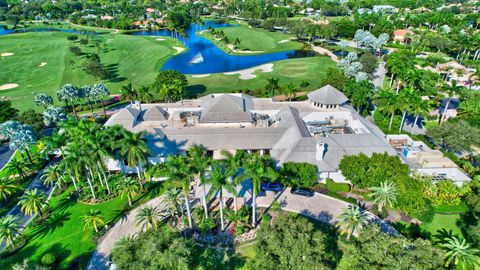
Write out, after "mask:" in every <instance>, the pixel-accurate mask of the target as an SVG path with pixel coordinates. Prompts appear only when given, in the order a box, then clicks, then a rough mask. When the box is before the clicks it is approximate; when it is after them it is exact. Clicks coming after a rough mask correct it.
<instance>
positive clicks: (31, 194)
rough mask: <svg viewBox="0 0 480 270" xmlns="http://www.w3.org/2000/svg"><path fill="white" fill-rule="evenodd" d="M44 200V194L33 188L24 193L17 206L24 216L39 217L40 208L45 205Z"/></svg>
mask: <svg viewBox="0 0 480 270" xmlns="http://www.w3.org/2000/svg"><path fill="white" fill-rule="evenodd" d="M46 200H47V197H46V196H45V194H43V193H42V192H40V191H39V190H38V189H37V188H35V189H30V190H27V191H25V193H24V194H23V195H22V197H21V198H20V201H19V202H18V205H19V206H20V210H21V211H22V212H23V213H24V214H25V215H33V214H38V215H39V216H40V217H41V216H42V215H43V213H42V208H43V207H44V206H45V205H46V203H45V201H46Z"/></svg>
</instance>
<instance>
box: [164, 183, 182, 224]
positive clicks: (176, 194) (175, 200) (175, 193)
mask: <svg viewBox="0 0 480 270" xmlns="http://www.w3.org/2000/svg"><path fill="white" fill-rule="evenodd" d="M164 201H165V204H166V205H167V208H168V209H170V216H171V217H172V220H173V218H174V217H175V215H176V214H177V213H179V214H180V208H181V206H180V205H181V203H182V190H181V189H179V188H171V189H168V190H167V192H165V198H164Z"/></svg>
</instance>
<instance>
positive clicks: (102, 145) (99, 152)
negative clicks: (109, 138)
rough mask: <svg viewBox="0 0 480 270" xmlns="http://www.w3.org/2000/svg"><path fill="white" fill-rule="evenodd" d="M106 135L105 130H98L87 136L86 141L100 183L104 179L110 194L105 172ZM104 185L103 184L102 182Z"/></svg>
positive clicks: (106, 154)
mask: <svg viewBox="0 0 480 270" xmlns="http://www.w3.org/2000/svg"><path fill="white" fill-rule="evenodd" d="M105 139H106V137H105V136H104V135H103V132H96V133H95V134H92V136H88V137H87V138H85V142H86V143H87V144H88V146H89V147H88V148H89V159H90V161H91V162H90V163H91V165H92V168H93V171H96V172H97V175H98V179H99V180H100V183H102V178H103V181H104V182H105V185H106V187H107V192H108V194H110V186H109V184H108V178H107V176H106V174H105V167H104V165H105V163H104V162H105V159H106V158H107V156H108V150H107V143H106V141H105ZM102 186H103V184H102Z"/></svg>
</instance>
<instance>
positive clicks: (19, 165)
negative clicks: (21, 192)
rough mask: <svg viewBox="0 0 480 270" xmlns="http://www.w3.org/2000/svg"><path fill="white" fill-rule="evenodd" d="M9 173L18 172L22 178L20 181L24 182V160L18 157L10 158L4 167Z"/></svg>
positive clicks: (25, 167) (25, 168)
mask: <svg viewBox="0 0 480 270" xmlns="http://www.w3.org/2000/svg"><path fill="white" fill-rule="evenodd" d="M5 169H6V170H7V172H8V173H9V174H18V175H20V178H22V182H25V171H26V170H27V169H28V168H27V166H26V164H25V162H24V161H23V160H20V159H19V158H16V157H14V158H12V159H11V160H10V161H9V162H8V164H7V166H6V167H5Z"/></svg>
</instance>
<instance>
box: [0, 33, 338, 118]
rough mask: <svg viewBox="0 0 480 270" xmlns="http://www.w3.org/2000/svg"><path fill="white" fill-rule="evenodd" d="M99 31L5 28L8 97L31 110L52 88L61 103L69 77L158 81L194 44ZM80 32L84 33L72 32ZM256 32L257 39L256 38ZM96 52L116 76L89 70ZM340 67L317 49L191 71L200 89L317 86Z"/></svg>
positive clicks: (3, 93)
mask: <svg viewBox="0 0 480 270" xmlns="http://www.w3.org/2000/svg"><path fill="white" fill-rule="evenodd" d="M61 27H62V28H64V29H66V28H67V27H68V28H71V27H72V26H68V25H62V26H61ZM219 29H220V30H222V31H224V33H225V35H226V36H228V37H229V39H231V40H234V39H236V38H238V39H239V40H240V45H239V48H238V49H239V50H250V51H258V52H260V51H261V52H262V53H273V52H281V51H288V50H297V49H301V48H302V47H303V45H302V44H301V43H299V42H296V41H292V40H290V39H291V38H292V37H291V36H289V35H286V34H283V33H281V32H269V31H266V30H263V29H251V28H248V27H247V26H244V25H240V26H238V27H227V28H219ZM96 30H97V32H96V33H97V34H94V35H85V34H82V33H66V32H26V33H15V34H7V35H1V36H0V55H1V58H0V69H1V70H2V72H1V73H0V99H11V100H12V101H13V104H14V106H15V107H16V108H17V109H19V110H20V111H24V110H26V109H30V108H34V109H38V110H40V109H41V108H38V107H35V103H34V97H35V95H37V94H39V93H47V94H48V95H50V96H52V97H54V100H55V102H56V103H57V104H59V102H58V100H57V99H56V91H57V90H58V89H59V88H60V87H62V86H63V85H65V84H73V85H76V86H81V85H84V84H95V83H104V84H106V85H107V87H108V88H109V90H110V92H111V93H119V92H120V89H121V86H122V85H125V84H127V83H128V82H132V84H133V86H134V87H140V86H143V85H148V84H151V83H152V82H153V80H154V79H155V77H156V75H157V73H158V71H159V70H160V69H161V68H162V66H163V65H164V64H165V63H166V62H167V61H168V60H169V59H170V58H172V57H173V56H174V55H176V54H181V53H184V52H186V51H187V50H188V49H187V48H185V46H184V45H183V44H182V43H181V42H180V41H179V40H177V39H174V38H171V37H168V36H167V37H162V38H159V37H156V36H149V35H128V34H122V33H119V31H101V30H99V29H96ZM217 31H219V30H217ZM203 32H204V33H202V36H203V35H205V36H204V37H205V38H209V39H211V40H212V42H214V43H215V45H217V46H219V47H220V48H221V49H222V50H225V51H227V50H229V49H228V48H227V47H226V46H225V44H223V45H222V42H221V41H219V40H216V38H213V37H209V36H208V35H210V34H209V32H208V30H205V31H203ZM73 35H75V36H77V38H75V39H72V38H71V36H73ZM249 36H255V37H256V38H255V39H249V38H248V37H249ZM85 40H87V42H85ZM72 47H76V49H77V51H76V52H75V51H74V50H73V49H72ZM92 53H96V54H98V56H99V58H100V61H101V64H102V65H103V67H104V68H105V69H106V70H108V71H109V73H110V74H111V76H110V78H109V79H107V80H101V79H98V78H96V77H94V76H93V75H90V74H89V73H87V72H86V71H85V68H84V65H85V61H86V59H88V57H89V55H90V54H92ZM229 53H232V52H229ZM232 54H233V53H232ZM334 66H335V63H334V62H333V61H331V60H330V58H328V57H323V56H316V57H307V58H293V59H287V60H282V61H275V62H272V63H267V64H264V65H261V66H258V67H253V68H251V69H248V70H246V71H245V70H244V71H240V72H226V73H215V74H205V75H187V78H188V80H189V84H190V87H189V91H191V93H194V94H196V95H203V94H207V93H211V92H232V91H238V90H242V89H250V90H255V89H261V88H263V87H264V86H265V85H266V84H267V79H269V78H271V77H281V80H280V83H289V82H292V83H295V84H297V85H300V84H303V85H307V86H306V87H305V88H304V89H303V90H313V89H315V87H317V86H319V85H318V84H319V83H320V82H321V79H322V78H323V77H324V76H325V74H326V71H327V69H328V68H329V67H334Z"/></svg>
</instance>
